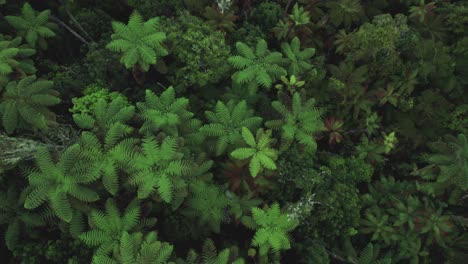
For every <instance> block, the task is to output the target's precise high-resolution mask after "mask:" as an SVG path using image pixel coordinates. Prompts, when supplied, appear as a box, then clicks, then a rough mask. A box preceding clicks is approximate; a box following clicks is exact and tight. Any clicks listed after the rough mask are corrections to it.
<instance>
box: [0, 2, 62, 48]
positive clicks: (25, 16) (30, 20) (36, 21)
mask: <svg viewBox="0 0 468 264" xmlns="http://www.w3.org/2000/svg"><path fill="white" fill-rule="evenodd" d="M21 13H22V14H21V16H5V20H6V21H7V22H8V23H9V24H10V25H11V26H13V27H14V28H15V29H16V31H17V33H18V36H21V37H24V38H25V39H26V41H27V42H28V44H29V45H30V46H31V47H32V48H35V47H36V44H39V47H41V48H42V49H46V48H47V42H46V41H45V39H46V38H51V37H54V36H55V33H54V31H53V30H52V29H56V28H57V25H56V24H55V23H52V22H49V16H50V10H44V11H42V12H37V11H36V10H34V9H33V8H32V7H31V5H30V4H29V3H25V4H24V5H23V8H22V9H21Z"/></svg>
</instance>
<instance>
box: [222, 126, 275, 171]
mask: <svg viewBox="0 0 468 264" xmlns="http://www.w3.org/2000/svg"><path fill="white" fill-rule="evenodd" d="M242 138H243V139H244V142H245V143H247V145H248V147H246V148H238V149H236V150H234V151H233V152H231V156H233V157H234V158H236V159H239V160H245V159H250V163H249V170H250V174H251V175H252V177H256V176H257V175H258V173H259V172H260V171H262V170H263V169H264V168H266V169H269V170H276V164H275V160H276V159H277V157H278V155H277V153H276V150H275V149H273V148H271V146H270V145H271V144H272V143H273V142H272V141H273V140H272V139H271V131H266V132H264V131H263V129H259V130H258V131H257V135H256V137H254V135H253V134H252V132H251V131H250V130H249V129H248V128H246V127H243V128H242Z"/></svg>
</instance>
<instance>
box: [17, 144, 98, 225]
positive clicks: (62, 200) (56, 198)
mask: <svg viewBox="0 0 468 264" xmlns="http://www.w3.org/2000/svg"><path fill="white" fill-rule="evenodd" d="M36 163H37V168H35V169H33V170H31V171H30V173H29V174H28V179H29V185H30V186H31V192H29V193H28V195H27V197H26V200H25V202H24V207H25V208H27V209H34V208H37V207H39V206H40V205H42V204H43V203H44V202H46V201H48V202H49V205H50V207H51V209H52V211H53V213H54V214H55V215H56V216H57V217H59V218H60V219H62V220H63V221H65V222H70V221H71V220H72V214H73V208H72V206H71V204H70V200H69V197H70V196H71V197H73V198H75V199H76V200H78V201H82V202H94V201H97V200H99V196H98V194H97V193H96V192H95V191H94V190H92V189H90V188H89V187H87V186H86V185H87V184H89V183H92V182H95V181H96V180H97V179H98V178H99V168H98V167H97V166H96V165H95V164H93V163H91V162H89V161H88V160H86V159H85V158H83V157H82V156H81V155H80V146H79V145H78V144H75V145H72V146H70V147H69V148H67V149H66V150H65V151H64V152H63V153H62V155H61V156H60V159H59V161H58V162H57V163H55V162H53V160H52V157H51V155H50V153H49V151H48V150H46V149H39V150H38V151H37V153H36Z"/></svg>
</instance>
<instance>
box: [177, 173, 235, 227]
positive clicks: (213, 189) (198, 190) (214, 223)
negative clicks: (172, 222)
mask: <svg viewBox="0 0 468 264" xmlns="http://www.w3.org/2000/svg"><path fill="white" fill-rule="evenodd" d="M190 190H191V192H192V196H191V197H190V198H189V199H188V201H187V208H185V210H184V214H185V215H187V216H189V217H197V218H198V223H199V225H200V226H204V225H208V226H209V227H210V228H211V229H212V230H213V231H214V232H216V233H219V232H220V225H221V223H222V222H223V220H224V218H225V214H224V212H225V211H224V209H225V208H226V207H227V205H228V200H227V198H226V196H225V195H224V193H223V192H222V191H221V190H220V188H219V187H217V186H215V185H208V184H205V183H204V182H202V181H196V182H194V183H193V184H191V185H190Z"/></svg>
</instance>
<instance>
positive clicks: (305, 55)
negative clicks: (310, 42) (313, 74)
mask: <svg viewBox="0 0 468 264" xmlns="http://www.w3.org/2000/svg"><path fill="white" fill-rule="evenodd" d="M281 48H282V49H283V53H284V55H286V61H287V62H288V65H289V66H288V74H289V75H294V76H296V77H298V76H301V75H302V74H304V73H307V72H308V71H310V70H311V69H312V68H313V66H312V64H311V63H310V60H311V58H312V56H314V54H315V49H314V48H306V49H303V50H301V42H300V40H299V38H298V37H295V38H293V40H292V41H291V44H289V43H286V42H284V43H282V44H281Z"/></svg>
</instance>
